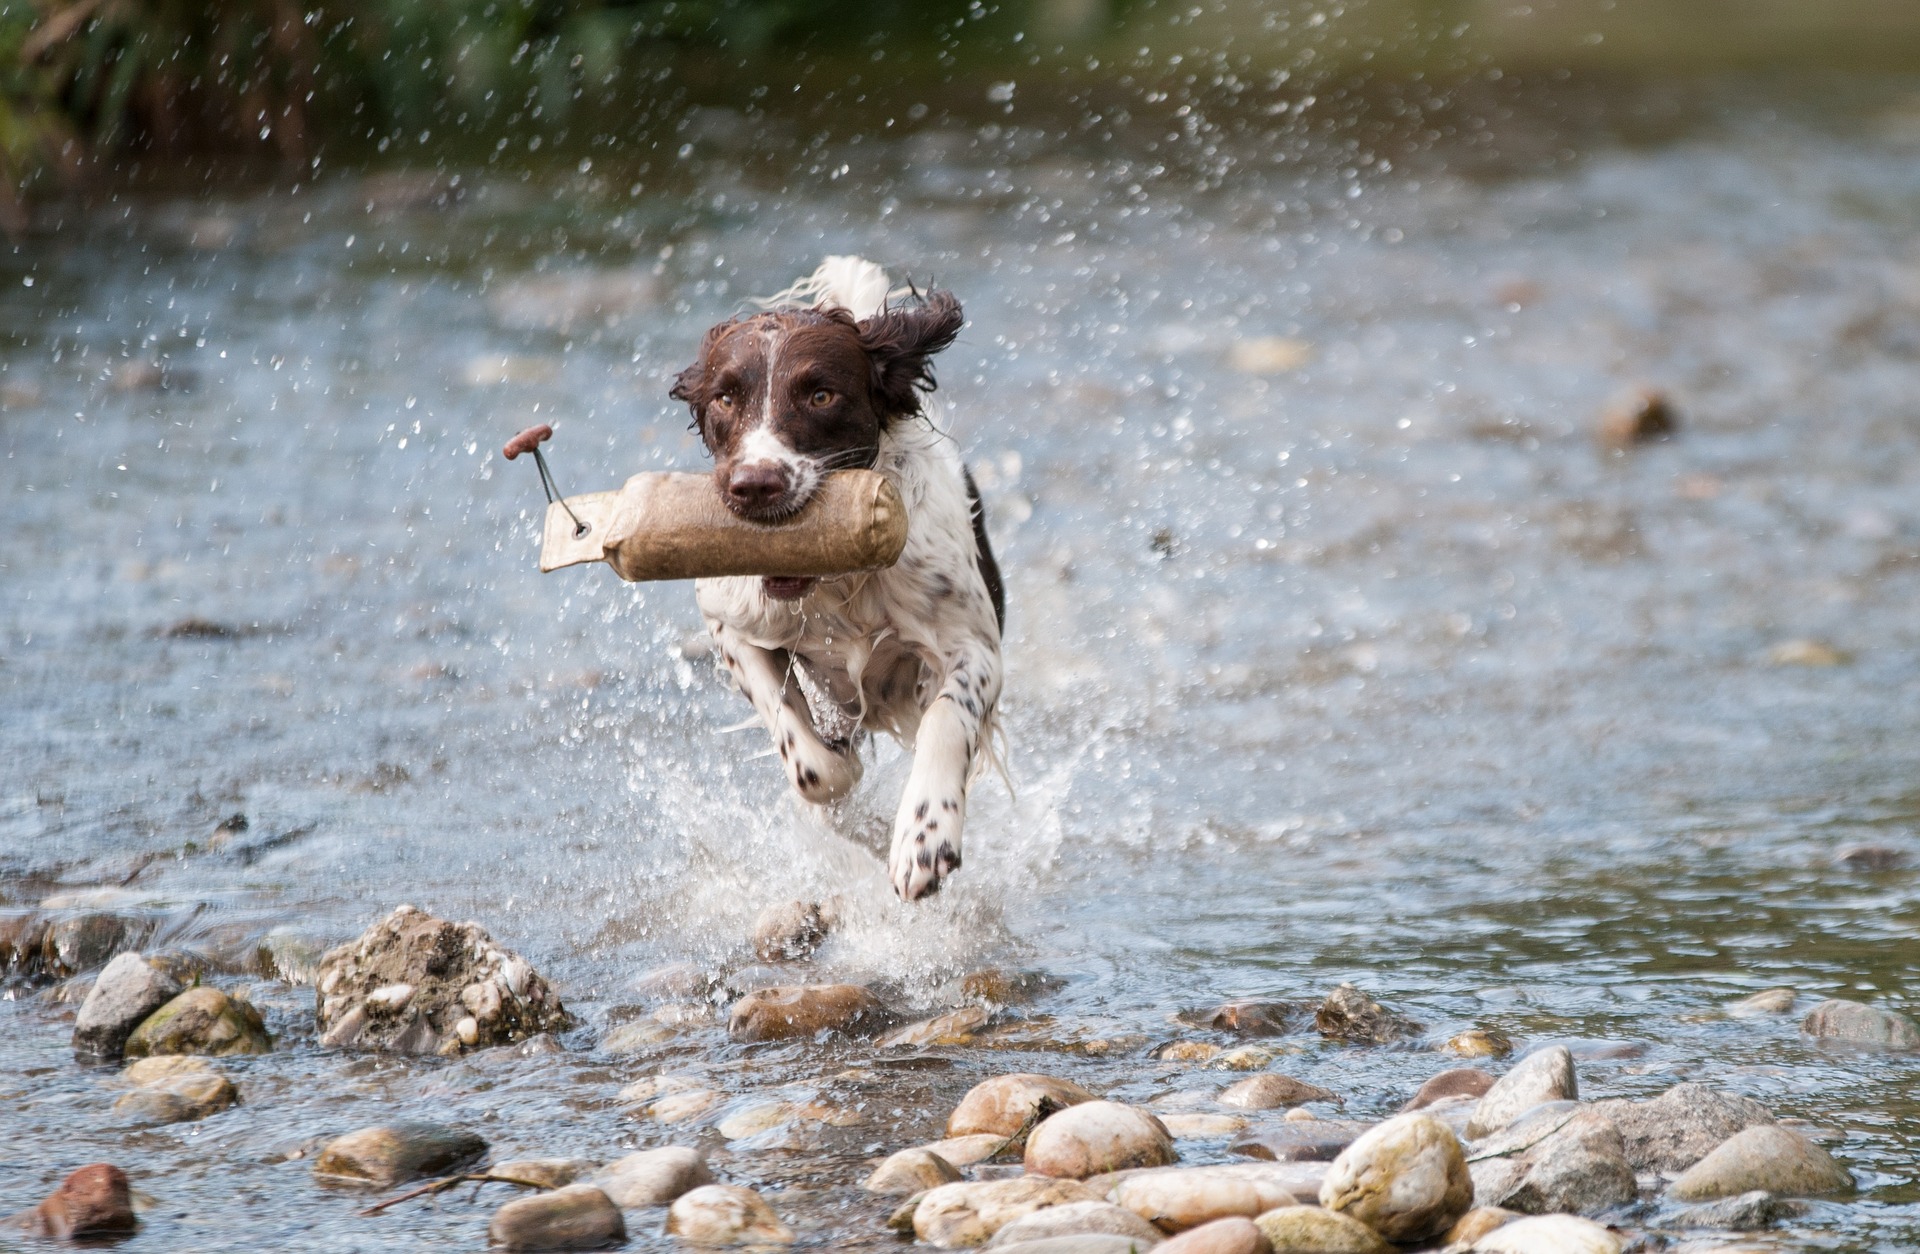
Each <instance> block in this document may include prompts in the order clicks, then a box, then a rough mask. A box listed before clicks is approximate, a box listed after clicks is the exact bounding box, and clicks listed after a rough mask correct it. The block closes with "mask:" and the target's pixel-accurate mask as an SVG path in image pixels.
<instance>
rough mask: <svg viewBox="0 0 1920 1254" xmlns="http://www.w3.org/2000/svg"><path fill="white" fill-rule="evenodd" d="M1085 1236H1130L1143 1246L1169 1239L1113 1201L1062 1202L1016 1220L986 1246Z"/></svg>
mask: <svg viewBox="0 0 1920 1254" xmlns="http://www.w3.org/2000/svg"><path fill="white" fill-rule="evenodd" d="M1084 1235H1104V1236H1115V1237H1127V1238H1129V1239H1130V1240H1132V1241H1134V1242H1136V1243H1138V1245H1139V1246H1140V1248H1142V1249H1145V1248H1146V1247H1148V1246H1151V1245H1158V1244H1160V1242H1161V1241H1163V1240H1165V1239H1166V1237H1165V1234H1164V1233H1162V1232H1161V1231H1160V1230H1159V1229H1158V1228H1156V1227H1154V1226H1153V1225H1152V1224H1150V1223H1148V1222H1147V1221H1146V1220H1144V1219H1142V1218H1140V1216H1138V1215H1136V1214H1134V1213H1133V1212H1132V1211H1130V1210H1127V1209H1126V1208H1124V1207H1120V1206H1115V1205H1114V1204H1113V1203H1112V1202H1063V1203H1062V1204H1060V1205H1058V1206H1049V1207H1047V1208H1046V1209H1044V1210H1037V1211H1034V1212H1033V1213H1032V1214H1031V1215H1023V1216H1021V1217H1020V1218H1019V1219H1016V1220H1014V1221H1013V1222H1012V1223H1010V1224H1008V1225H1006V1226H1005V1227H1004V1228H1002V1229H1000V1231H998V1232H996V1233H995V1234H994V1235H993V1240H991V1241H989V1242H987V1247H988V1248H989V1249H996V1250H997V1249H1000V1248H1001V1247H1002V1246H1008V1245H1017V1244H1020V1243H1022V1242H1027V1241H1043V1240H1046V1239H1048V1238H1051V1237H1072V1236H1084Z"/></svg>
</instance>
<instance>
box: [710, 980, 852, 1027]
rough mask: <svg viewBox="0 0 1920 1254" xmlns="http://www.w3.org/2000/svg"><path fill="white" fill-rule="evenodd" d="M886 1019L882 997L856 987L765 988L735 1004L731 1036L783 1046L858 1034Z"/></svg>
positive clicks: (730, 1023)
mask: <svg viewBox="0 0 1920 1254" xmlns="http://www.w3.org/2000/svg"><path fill="white" fill-rule="evenodd" d="M885 1014H886V1010H885V1008H884V1007H883V1006H881V1004H880V1000H879V998H877V997H875V996H874V995H873V994H872V993H870V992H868V991H867V990H866V989H864V988H861V987H859V986H858V985H855V984H798V985H789V986H786V987H777V988H762V989H756V990H755V991H753V992H751V993H748V994H747V995H746V996H745V997H742V998H741V999H740V1000H739V1001H737V1002H735V1003H734V1004H733V1013H732V1014H731V1015H729V1016H728V1019H727V1035H729V1036H731V1037H732V1038H733V1039H734V1040H736V1041H784V1040H791V1039H792V1038H794V1037H806V1036H814V1035H816V1034H818V1033H821V1032H847V1031H853V1030H856V1029H859V1028H862V1027H865V1026H870V1025H872V1024H874V1023H877V1022H878V1021H879V1020H881V1019H882V1018H884V1017H885Z"/></svg>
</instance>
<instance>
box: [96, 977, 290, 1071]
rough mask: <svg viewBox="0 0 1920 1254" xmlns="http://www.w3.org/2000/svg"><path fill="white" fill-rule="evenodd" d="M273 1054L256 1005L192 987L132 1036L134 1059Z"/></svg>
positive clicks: (129, 1048) (130, 1044) (214, 990)
mask: <svg viewBox="0 0 1920 1254" xmlns="http://www.w3.org/2000/svg"><path fill="white" fill-rule="evenodd" d="M272 1052H273V1040H272V1038H271V1037H269V1036H268V1035H267V1025H266V1024H265V1023H264V1022H263V1021H262V1020H261V1018H260V1012H259V1011H258V1010H255V1009H254V1008H253V1004H252V1003H251V1002H245V1001H237V1000H235V999H234V998H231V997H228V996H227V995H226V994H225V993H223V992H221V991H220V990H219V989H217V988H208V987H206V986H204V985H203V986H201V987H199V988H190V989H188V990H187V991H186V992H184V993H182V994H180V995H179V996H178V997H175V998H174V999H173V1000H171V1001H169V1002H168V1003H167V1004H166V1005H164V1006H162V1007H160V1009H158V1010H156V1011H154V1012H153V1013H152V1014H150V1015H148V1016H147V1017H146V1018H145V1019H143V1020H141V1022H140V1026H139V1027H137V1028H135V1029H134V1030H133V1032H132V1033H131V1034H130V1035H129V1036H128V1037H127V1043H126V1053H127V1056H128V1057H129V1058H144V1057H146V1056H147V1055H149V1054H208V1055H211V1056H213V1057H215V1058H226V1057H231V1056H233V1055H236V1054H267V1053H272Z"/></svg>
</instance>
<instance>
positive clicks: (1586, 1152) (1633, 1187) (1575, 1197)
mask: <svg viewBox="0 0 1920 1254" xmlns="http://www.w3.org/2000/svg"><path fill="white" fill-rule="evenodd" d="M1484 1152H1485V1151H1483V1150H1482V1148H1481V1147H1480V1146H1475V1158H1476V1160H1477V1161H1475V1162H1474V1163H1473V1164H1472V1173H1473V1186H1474V1196H1475V1197H1476V1198H1477V1199H1478V1200H1479V1201H1480V1202H1481V1203H1482V1204H1484V1205H1489V1206H1502V1207H1505V1208H1506V1209H1508V1210H1512V1211H1519V1212H1520V1213H1521V1214H1523V1215H1548V1214H1556V1213H1561V1212H1566V1213H1571V1214H1591V1213H1594V1212H1596V1211H1602V1210H1605V1209H1607V1208H1608V1207H1609V1206H1619V1205H1623V1204H1625V1203H1627V1202H1631V1201H1633V1200H1634V1198H1635V1197H1637V1196H1638V1194H1639V1184H1638V1182H1637V1181H1636V1179H1635V1177H1634V1172H1633V1167H1632V1165H1631V1164H1629V1163H1628V1162H1627V1147H1626V1141H1625V1140H1624V1139H1623V1138H1622V1137H1621V1135H1620V1130H1619V1129H1618V1128H1616V1127H1614V1125H1613V1121H1612V1120H1610V1119H1608V1118H1607V1117H1606V1116H1605V1115H1602V1114H1599V1113H1597V1112H1595V1111H1593V1110H1591V1109H1575V1110H1574V1111H1573V1112H1572V1113H1570V1114H1568V1115H1567V1116H1566V1118H1565V1121H1564V1122H1562V1123H1561V1124H1560V1126H1559V1127H1557V1128H1555V1129H1553V1130H1552V1131H1551V1132H1550V1133H1548V1135H1546V1136H1544V1137H1542V1138H1541V1139H1539V1140H1538V1141H1535V1142H1533V1143H1532V1144H1531V1145H1529V1146H1528V1147H1527V1148H1526V1150H1525V1152H1524V1153H1523V1154H1521V1155H1519V1156H1518V1157H1509V1158H1483V1157H1482V1154H1483V1153H1484Z"/></svg>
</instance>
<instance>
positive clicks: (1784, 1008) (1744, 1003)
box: [1727, 988, 1800, 1019]
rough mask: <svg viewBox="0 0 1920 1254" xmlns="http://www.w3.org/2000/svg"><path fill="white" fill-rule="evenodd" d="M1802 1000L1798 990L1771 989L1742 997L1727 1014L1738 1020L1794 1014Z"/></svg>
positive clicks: (1731, 1006) (1728, 1008)
mask: <svg viewBox="0 0 1920 1254" xmlns="http://www.w3.org/2000/svg"><path fill="white" fill-rule="evenodd" d="M1799 1000H1800V994H1799V992H1798V991H1797V990H1795V989H1791V988H1769V989H1765V990H1763V991H1761V992H1758V993H1755V994H1753V995H1752V996H1751V997H1742V998H1741V999H1740V1000H1739V1001H1737V1002H1734V1003H1733V1004H1732V1005H1730V1006H1728V1007H1727V1013H1728V1014H1729V1015H1732V1016H1733V1017H1734V1018H1736V1019H1748V1018H1753V1017H1756V1016H1758V1015H1785V1014H1792V1013H1793V1004H1794V1003H1795V1002H1796V1001H1799Z"/></svg>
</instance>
